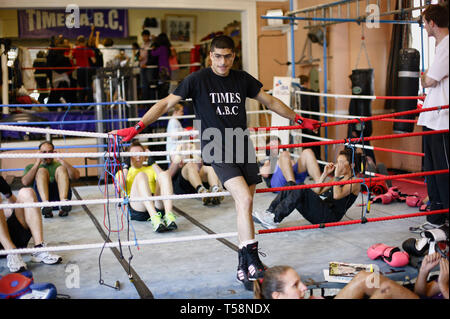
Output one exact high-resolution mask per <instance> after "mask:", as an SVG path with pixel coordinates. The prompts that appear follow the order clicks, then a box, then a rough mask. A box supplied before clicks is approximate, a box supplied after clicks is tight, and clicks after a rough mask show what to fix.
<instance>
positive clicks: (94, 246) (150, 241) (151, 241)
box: [0, 232, 237, 255]
mask: <svg viewBox="0 0 450 319" xmlns="http://www.w3.org/2000/svg"><path fill="white" fill-rule="evenodd" d="M236 236H237V232H234V233H222V234H208V235H197V236H184V237H174V238H166V239H162V238H161V239H146V240H138V239H136V240H135V241H134V240H133V241H131V240H130V241H125V242H110V243H97V244H79V245H65V246H53V247H50V246H48V247H40V248H18V249H9V250H0V255H9V254H31V253H37V252H44V251H68V250H81V249H98V248H102V247H105V248H113V247H120V246H141V245H142V246H143V245H155V244H169V243H178V242H183V241H195V240H205V239H218V238H227V237H236Z"/></svg>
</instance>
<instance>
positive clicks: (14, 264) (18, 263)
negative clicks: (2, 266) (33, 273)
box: [6, 254, 27, 272]
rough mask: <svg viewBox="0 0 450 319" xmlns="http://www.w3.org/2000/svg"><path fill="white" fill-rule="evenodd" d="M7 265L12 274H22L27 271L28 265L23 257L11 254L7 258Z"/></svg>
mask: <svg viewBox="0 0 450 319" xmlns="http://www.w3.org/2000/svg"><path fill="white" fill-rule="evenodd" d="M6 264H7V266H8V268H9V271H10V272H22V271H25V270H27V265H26V264H25V262H24V261H23V259H22V256H21V255H18V254H11V255H7V256H6Z"/></svg>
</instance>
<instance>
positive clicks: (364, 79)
mask: <svg viewBox="0 0 450 319" xmlns="http://www.w3.org/2000/svg"><path fill="white" fill-rule="evenodd" d="M350 80H351V81H352V95H374V92H375V85H374V83H375V78H374V72H373V69H371V68H370V69H354V70H352V74H351V75H350ZM348 113H349V114H350V115H356V116H372V100H368V99H351V100H350V105H349V109H348ZM361 132H362V134H363V137H368V136H371V135H372V121H367V122H361V123H351V124H349V125H348V134H347V136H348V137H349V138H354V137H360V136H361ZM359 144H363V145H368V146H370V142H368V141H364V142H361V143H359ZM364 153H365V155H366V156H369V157H370V158H372V160H373V161H374V163H376V159H375V153H374V152H373V150H369V149H364Z"/></svg>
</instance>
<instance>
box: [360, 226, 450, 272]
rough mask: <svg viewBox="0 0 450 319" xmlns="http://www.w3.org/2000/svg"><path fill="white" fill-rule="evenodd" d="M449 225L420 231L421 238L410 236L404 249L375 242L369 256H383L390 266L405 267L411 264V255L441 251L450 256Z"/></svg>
mask: <svg viewBox="0 0 450 319" xmlns="http://www.w3.org/2000/svg"><path fill="white" fill-rule="evenodd" d="M448 234H449V232H448V226H447V225H443V226H441V227H439V228H435V229H430V230H425V231H423V232H421V233H420V237H421V238H419V239H416V238H408V239H407V240H405V241H404V242H403V244H402V248H403V250H404V251H402V250H401V249H400V248H399V247H394V246H388V245H385V244H381V243H378V244H374V245H372V246H370V247H369V249H367V256H368V257H369V258H370V259H372V260H375V259H379V258H381V259H382V260H383V261H384V262H386V263H387V264H388V265H389V266H392V267H404V266H406V265H408V264H409V261H410V256H414V257H423V256H425V255H427V254H433V253H434V252H439V253H440V254H441V255H442V256H443V257H446V258H448V256H449V236H448Z"/></svg>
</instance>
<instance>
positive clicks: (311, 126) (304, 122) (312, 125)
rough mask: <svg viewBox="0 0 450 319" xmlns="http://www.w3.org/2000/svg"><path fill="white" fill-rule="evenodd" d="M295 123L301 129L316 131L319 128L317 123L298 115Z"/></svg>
mask: <svg viewBox="0 0 450 319" xmlns="http://www.w3.org/2000/svg"><path fill="white" fill-rule="evenodd" d="M294 121H295V123H297V124H298V125H300V126H301V128H302V129H307V130H311V131H314V130H315V129H318V128H319V127H320V123H319V121H316V120H312V119H307V118H304V117H301V116H300V115H298V114H297V115H296V116H295V120H294Z"/></svg>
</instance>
